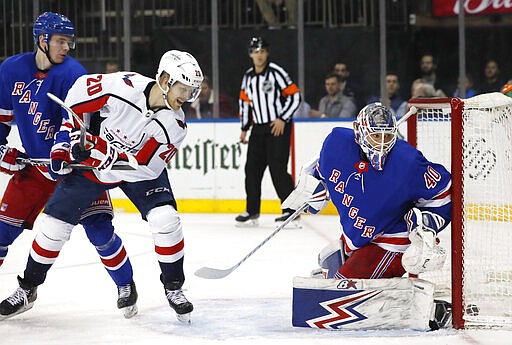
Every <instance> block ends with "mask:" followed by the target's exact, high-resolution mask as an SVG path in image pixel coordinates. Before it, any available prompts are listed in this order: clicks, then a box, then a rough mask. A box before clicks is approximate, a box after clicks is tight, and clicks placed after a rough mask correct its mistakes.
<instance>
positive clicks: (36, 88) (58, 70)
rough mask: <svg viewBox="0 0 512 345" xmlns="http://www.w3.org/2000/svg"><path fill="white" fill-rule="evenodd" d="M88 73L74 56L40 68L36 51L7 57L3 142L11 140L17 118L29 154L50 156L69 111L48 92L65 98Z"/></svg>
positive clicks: (2, 78) (0, 80) (0, 119)
mask: <svg viewBox="0 0 512 345" xmlns="http://www.w3.org/2000/svg"><path fill="white" fill-rule="evenodd" d="M85 73H86V70H85V68H84V67H83V66H82V65H81V64H80V63H79V62H78V61H76V60H75V59H73V58H72V57H70V56H66V58H65V59H64V62H63V63H61V64H56V65H54V66H53V67H52V68H51V69H49V70H48V71H40V70H39V69H38V68H37V65H36V62H35V53H22V54H18V55H14V56H12V57H10V58H8V59H7V60H5V61H4V62H3V63H2V64H1V65H0V144H3V145H5V144H6V143H7V136H8V134H9V132H10V128H11V123H12V121H13V120H15V121H16V124H17V126H18V132H19V135H20V137H21V142H22V144H23V150H24V151H25V152H26V153H27V154H28V155H29V157H32V158H49V157H50V150H51V147H52V145H53V137H54V134H55V133H56V131H58V130H59V128H60V125H61V122H62V116H65V117H66V118H67V116H68V115H67V113H66V112H65V111H64V110H63V109H62V108H61V107H60V106H59V105H58V104H57V103H55V102H53V101H52V100H50V99H49V98H48V96H46V93H47V92H51V93H53V94H54V95H56V96H57V97H59V98H60V99H65V98H66V95H67V92H68V90H69V88H70V87H71V85H73V83H74V82H75V80H76V79H77V78H78V77H80V76H81V75H83V74H85ZM18 149H21V148H18Z"/></svg>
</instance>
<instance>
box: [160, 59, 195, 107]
mask: <svg viewBox="0 0 512 345" xmlns="http://www.w3.org/2000/svg"><path fill="white" fill-rule="evenodd" d="M163 72H166V73H167V74H169V83H168V85H167V89H166V90H164V89H163V88H162V86H161V85H160V83H157V84H158V86H159V87H160V90H162V92H163V97H164V100H165V104H166V105H167V107H168V108H170V106H169V104H168V103H167V93H168V92H169V90H170V88H171V87H172V86H173V85H174V84H175V83H176V82H178V81H179V82H180V83H182V84H184V85H187V86H190V87H192V88H193V91H192V92H191V94H190V97H189V98H188V99H187V100H186V101H187V102H193V101H195V100H196V98H197V96H199V93H200V92H201V83H202V82H203V72H202V71H201V67H199V64H198V63H197V60H196V59H195V58H194V57H193V56H192V55H191V54H189V53H187V52H183V51H179V50H169V51H168V52H166V53H165V54H164V55H162V57H161V58H160V63H159V65H158V72H157V74H156V80H157V81H158V80H159V79H160V76H161V75H162V73H163Z"/></svg>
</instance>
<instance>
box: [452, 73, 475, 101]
mask: <svg viewBox="0 0 512 345" xmlns="http://www.w3.org/2000/svg"><path fill="white" fill-rule="evenodd" d="M464 82H465V89H466V94H465V95H462V96H461V93H460V90H459V84H457V89H456V90H455V92H454V93H453V97H458V98H470V97H473V96H476V95H477V94H478V92H477V90H475V88H474V87H473V77H472V76H471V74H466V78H465V81H464ZM459 83H460V78H459Z"/></svg>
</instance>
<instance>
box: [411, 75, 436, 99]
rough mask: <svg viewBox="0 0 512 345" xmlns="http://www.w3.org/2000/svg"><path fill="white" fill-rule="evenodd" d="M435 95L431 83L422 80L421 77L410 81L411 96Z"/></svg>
mask: <svg viewBox="0 0 512 345" xmlns="http://www.w3.org/2000/svg"><path fill="white" fill-rule="evenodd" d="M432 97H437V94H436V89H434V87H433V86H432V84H429V83H425V82H422V81H421V79H416V80H415V81H414V82H413V83H412V87H411V98H432Z"/></svg>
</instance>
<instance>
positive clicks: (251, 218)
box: [235, 212, 260, 228]
mask: <svg viewBox="0 0 512 345" xmlns="http://www.w3.org/2000/svg"><path fill="white" fill-rule="evenodd" d="M259 217H260V214H259V213H255V214H249V212H244V213H242V214H240V215H238V216H237V217H236V218H235V220H236V226H237V227H239V228H249V227H254V226H258V225H259V221H258V218H259Z"/></svg>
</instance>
